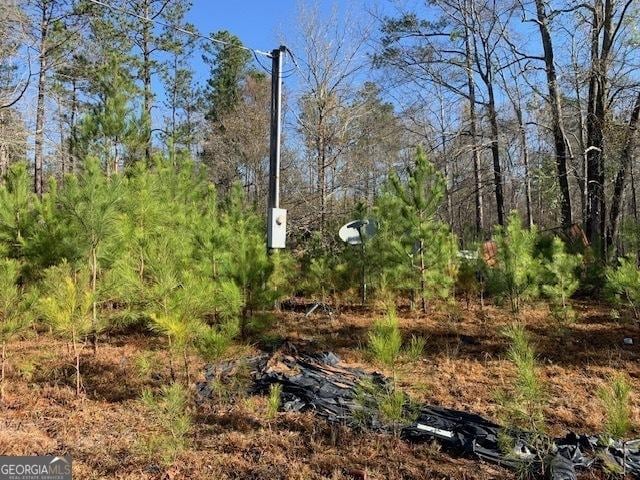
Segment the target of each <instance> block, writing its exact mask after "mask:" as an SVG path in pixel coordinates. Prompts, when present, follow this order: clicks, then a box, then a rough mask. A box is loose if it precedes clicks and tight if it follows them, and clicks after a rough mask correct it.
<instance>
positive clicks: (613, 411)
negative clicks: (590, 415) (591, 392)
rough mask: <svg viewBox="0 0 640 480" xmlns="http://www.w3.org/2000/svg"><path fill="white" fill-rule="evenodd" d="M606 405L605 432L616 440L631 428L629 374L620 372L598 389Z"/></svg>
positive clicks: (604, 405)
mask: <svg viewBox="0 0 640 480" xmlns="http://www.w3.org/2000/svg"><path fill="white" fill-rule="evenodd" d="M598 397H599V398H600V401H601V402H602V406H603V407H604V410H605V414H606V420H605V425H604V431H605V433H606V434H607V435H608V436H609V437H611V438H614V439H616V440H621V439H623V438H624V437H625V436H626V435H627V434H628V433H629V431H630V430H631V427H632V422H631V383H630V382H629V379H628V377H627V376H625V375H623V374H618V375H616V376H615V377H613V379H612V380H611V382H610V383H609V384H608V385H606V386H604V387H601V388H600V389H599V390H598Z"/></svg>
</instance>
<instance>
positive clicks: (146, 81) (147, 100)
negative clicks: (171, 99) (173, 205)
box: [142, 2, 153, 165]
mask: <svg viewBox="0 0 640 480" xmlns="http://www.w3.org/2000/svg"><path fill="white" fill-rule="evenodd" d="M144 16H145V17H146V18H149V2H145V4H144ZM150 28H151V26H150V23H149V22H143V23H142V83H143V85H144V104H143V109H144V113H145V122H146V125H145V126H146V127H147V129H148V132H147V133H146V135H147V138H145V146H144V158H145V161H146V162H147V165H150V164H151V103H152V101H153V96H152V93H151V46H150V43H151V39H150V36H151V31H150Z"/></svg>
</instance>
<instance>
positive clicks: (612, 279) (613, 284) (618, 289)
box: [606, 258, 640, 320]
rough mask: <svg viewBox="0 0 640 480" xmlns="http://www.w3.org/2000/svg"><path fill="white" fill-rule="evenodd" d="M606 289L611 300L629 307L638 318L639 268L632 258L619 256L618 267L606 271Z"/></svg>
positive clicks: (639, 295)
mask: <svg viewBox="0 0 640 480" xmlns="http://www.w3.org/2000/svg"><path fill="white" fill-rule="evenodd" d="M606 278H607V290H608V291H609V293H610V296H611V297H612V299H613V301H614V302H615V303H616V304H618V305H621V306H624V307H627V308H629V309H630V310H631V311H632V312H633V316H634V318H635V319H636V320H640V269H639V268H638V266H637V265H636V263H635V261H634V260H633V259H632V258H621V259H620V265H619V266H618V268H608V269H607V271H606Z"/></svg>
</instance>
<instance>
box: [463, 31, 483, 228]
mask: <svg viewBox="0 0 640 480" xmlns="http://www.w3.org/2000/svg"><path fill="white" fill-rule="evenodd" d="M465 25H466V19H465ZM471 48H472V47H471V42H470V41H469V31H468V28H466V27H465V57H466V58H465V61H466V70H467V89H468V92H469V132H470V134H471V148H472V150H471V158H472V160H473V180H474V190H475V191H474V200H475V207H476V208H475V211H476V212H475V213H476V236H478V237H480V236H481V234H482V230H483V229H484V211H483V205H482V179H481V171H480V153H479V152H478V147H477V142H478V128H477V123H476V122H477V120H476V86H475V82H474V79H473V70H472V68H471V59H472V51H471Z"/></svg>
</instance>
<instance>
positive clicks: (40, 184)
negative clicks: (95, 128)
mask: <svg viewBox="0 0 640 480" xmlns="http://www.w3.org/2000/svg"><path fill="white" fill-rule="evenodd" d="M47 9H48V6H47V5H42V17H41V20H40V46H39V48H40V55H39V57H38V60H39V67H40V70H39V71H38V94H37V97H36V131H35V135H34V143H35V145H34V153H33V191H34V192H35V193H36V195H38V196H39V197H41V196H42V192H43V190H44V181H43V165H42V164H43V156H44V115H45V88H46V85H45V81H46V74H47V67H48V65H47V36H48V33H49V15H48V12H47Z"/></svg>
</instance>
